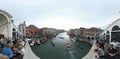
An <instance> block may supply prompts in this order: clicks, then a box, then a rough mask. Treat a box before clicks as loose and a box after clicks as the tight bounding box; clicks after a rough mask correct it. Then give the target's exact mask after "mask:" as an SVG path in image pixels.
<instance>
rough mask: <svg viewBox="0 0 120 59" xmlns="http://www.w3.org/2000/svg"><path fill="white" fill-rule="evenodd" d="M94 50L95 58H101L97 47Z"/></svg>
mask: <svg viewBox="0 0 120 59" xmlns="http://www.w3.org/2000/svg"><path fill="white" fill-rule="evenodd" d="M94 52H95V59H100V56H99V52H98V49H95V50H94Z"/></svg>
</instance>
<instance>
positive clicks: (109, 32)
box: [100, 18, 120, 42]
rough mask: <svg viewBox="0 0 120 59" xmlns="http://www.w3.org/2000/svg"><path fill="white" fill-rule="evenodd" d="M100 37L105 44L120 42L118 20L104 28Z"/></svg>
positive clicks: (119, 24) (119, 23)
mask: <svg viewBox="0 0 120 59" xmlns="http://www.w3.org/2000/svg"><path fill="white" fill-rule="evenodd" d="M100 36H101V39H104V40H106V41H107V42H111V41H112V40H116V41H118V42H120V18H119V19H117V20H116V21H114V22H113V23H111V24H110V25H109V26H108V27H106V29H105V30H104V31H103V32H102V33H101V35H100Z"/></svg>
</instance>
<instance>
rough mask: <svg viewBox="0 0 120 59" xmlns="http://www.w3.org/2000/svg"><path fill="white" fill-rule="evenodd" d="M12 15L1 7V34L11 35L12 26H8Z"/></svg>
mask: <svg viewBox="0 0 120 59" xmlns="http://www.w3.org/2000/svg"><path fill="white" fill-rule="evenodd" d="M11 18H12V16H11V15H10V14H9V13H8V12H6V11H4V10H1V9H0V34H3V35H4V36H5V37H6V38H8V37H10V31H9V30H10V28H9V26H8V24H9V22H10V21H11Z"/></svg>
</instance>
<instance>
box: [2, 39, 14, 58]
mask: <svg viewBox="0 0 120 59" xmlns="http://www.w3.org/2000/svg"><path fill="white" fill-rule="evenodd" d="M12 47H13V43H12V42H10V41H8V42H7V46H6V47H4V48H3V50H2V53H3V54H4V55H6V56H8V57H9V58H10V59H11V58H12V57H13V51H12Z"/></svg>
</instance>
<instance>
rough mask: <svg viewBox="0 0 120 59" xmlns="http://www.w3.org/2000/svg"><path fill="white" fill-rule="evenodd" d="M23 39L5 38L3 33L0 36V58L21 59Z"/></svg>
mask: <svg viewBox="0 0 120 59" xmlns="http://www.w3.org/2000/svg"><path fill="white" fill-rule="evenodd" d="M24 46H25V41H24V39H6V38H5V37H4V35H2V36H0V48H1V50H2V51H1V53H0V59H23V56H24V53H25V51H24Z"/></svg>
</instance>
